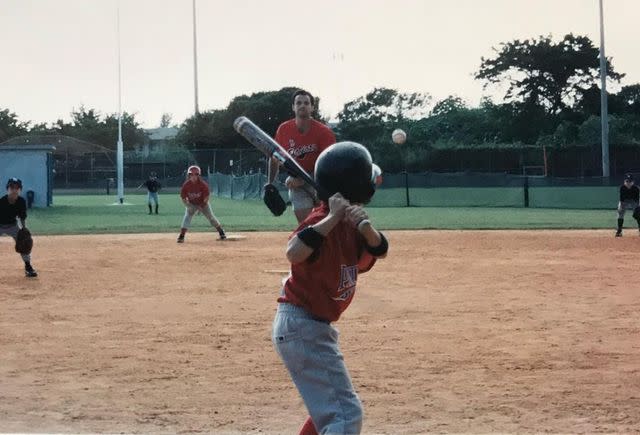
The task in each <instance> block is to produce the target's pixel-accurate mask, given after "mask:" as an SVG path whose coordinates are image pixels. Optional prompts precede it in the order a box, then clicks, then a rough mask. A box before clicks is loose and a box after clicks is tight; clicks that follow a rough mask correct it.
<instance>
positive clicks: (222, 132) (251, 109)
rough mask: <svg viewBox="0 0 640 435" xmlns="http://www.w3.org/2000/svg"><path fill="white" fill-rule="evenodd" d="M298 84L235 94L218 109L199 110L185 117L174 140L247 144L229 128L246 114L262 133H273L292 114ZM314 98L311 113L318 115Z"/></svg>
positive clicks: (221, 145) (216, 144) (203, 144)
mask: <svg viewBox="0 0 640 435" xmlns="http://www.w3.org/2000/svg"><path fill="white" fill-rule="evenodd" d="M297 90H298V88H294V87H285V88H282V89H280V90H278V91H266V92H256V93H253V94H251V95H240V96H238V97H235V98H234V99H233V100H231V102H230V103H229V105H228V106H227V107H226V108H225V109H222V110H211V111H206V112H201V113H200V114H198V115H194V116H192V117H190V118H188V119H186V120H185V122H184V123H183V124H182V125H181V127H180V131H179V133H178V137H177V141H178V142H180V143H184V144H187V145H188V146H190V147H195V148H239V147H249V146H250V145H248V144H247V143H246V141H244V140H243V139H242V137H241V136H239V135H238V133H236V131H235V130H234V129H233V121H234V120H235V119H236V118H237V117H239V116H247V117H248V118H250V119H251V120H252V121H253V122H254V123H256V124H257V125H258V126H259V127H260V128H262V129H263V130H264V131H265V132H266V133H268V134H270V135H272V136H273V135H275V132H276V130H277V128H278V126H279V125H280V124H281V123H282V122H284V121H286V120H288V119H291V118H293V117H294V114H293V111H292V109H291V107H292V96H293V94H294V93H295V91H297ZM314 98H315V112H314V115H313V116H314V117H315V118H317V119H319V118H320V116H319V109H320V100H319V98H318V97H316V96H314Z"/></svg>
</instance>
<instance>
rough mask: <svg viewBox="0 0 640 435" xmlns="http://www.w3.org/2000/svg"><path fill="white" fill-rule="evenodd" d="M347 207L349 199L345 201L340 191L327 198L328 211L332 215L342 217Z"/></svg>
mask: <svg viewBox="0 0 640 435" xmlns="http://www.w3.org/2000/svg"><path fill="white" fill-rule="evenodd" d="M347 207H349V201H347V200H346V199H345V198H344V197H343V196H342V195H341V194H340V193H336V194H334V195H333V196H332V197H331V198H329V213H331V214H332V215H334V216H336V217H339V218H340V219H342V218H343V217H344V214H345V211H346V209H347Z"/></svg>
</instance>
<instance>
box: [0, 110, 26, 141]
mask: <svg viewBox="0 0 640 435" xmlns="http://www.w3.org/2000/svg"><path fill="white" fill-rule="evenodd" d="M28 128H29V123H28V122H21V121H19V120H18V115H16V114H15V113H13V112H10V111H9V109H4V110H0V143H2V142H4V141H5V140H7V139H10V138H12V137H14V136H20V135H23V134H26V133H27V131H28Z"/></svg>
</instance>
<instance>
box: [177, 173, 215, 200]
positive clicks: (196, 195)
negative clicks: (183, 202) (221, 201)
mask: <svg viewBox="0 0 640 435" xmlns="http://www.w3.org/2000/svg"><path fill="white" fill-rule="evenodd" d="M180 197H181V198H182V199H188V200H189V202H190V203H191V204H195V205H203V204H204V200H205V199H206V198H208V197H209V185H208V184H207V183H206V182H205V181H204V180H203V179H202V178H199V179H198V181H196V182H195V183H192V182H191V181H189V180H187V181H185V182H184V184H183V185H182V189H180Z"/></svg>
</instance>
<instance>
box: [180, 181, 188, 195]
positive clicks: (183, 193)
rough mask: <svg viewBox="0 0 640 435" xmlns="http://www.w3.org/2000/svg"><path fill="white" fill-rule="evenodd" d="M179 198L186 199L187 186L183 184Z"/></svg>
mask: <svg viewBox="0 0 640 435" xmlns="http://www.w3.org/2000/svg"><path fill="white" fill-rule="evenodd" d="M180 198H182V199H187V184H186V183H185V184H183V185H182V187H181V188H180Z"/></svg>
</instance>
